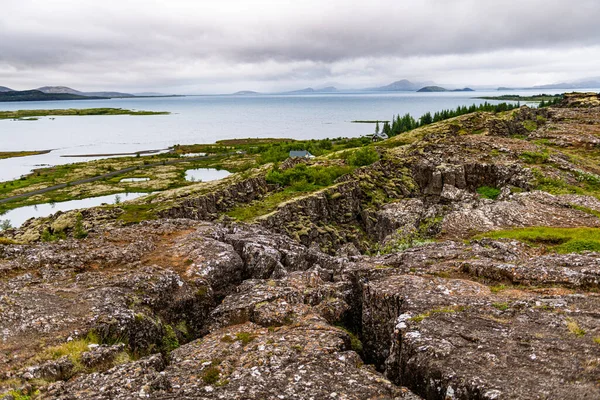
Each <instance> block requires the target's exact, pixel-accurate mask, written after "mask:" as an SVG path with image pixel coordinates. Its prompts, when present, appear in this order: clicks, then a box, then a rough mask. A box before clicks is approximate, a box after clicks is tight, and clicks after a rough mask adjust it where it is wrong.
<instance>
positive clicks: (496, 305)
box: [492, 303, 508, 311]
mask: <svg viewBox="0 0 600 400" xmlns="http://www.w3.org/2000/svg"><path fill="white" fill-rule="evenodd" d="M492 307H494V308H496V309H498V310H500V311H506V310H508V303H493V304H492Z"/></svg>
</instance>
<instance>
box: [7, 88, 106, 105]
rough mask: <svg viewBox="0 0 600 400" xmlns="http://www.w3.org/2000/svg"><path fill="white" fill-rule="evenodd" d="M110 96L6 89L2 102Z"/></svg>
mask: <svg viewBox="0 0 600 400" xmlns="http://www.w3.org/2000/svg"><path fill="white" fill-rule="evenodd" d="M101 99H108V97H100V96H81V95H78V94H70V93H44V92H41V91H39V90H23V91H16V90H12V91H5V92H0V102H10V101H51V100H101Z"/></svg>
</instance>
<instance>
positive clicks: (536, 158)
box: [519, 151, 550, 164]
mask: <svg viewBox="0 0 600 400" xmlns="http://www.w3.org/2000/svg"><path fill="white" fill-rule="evenodd" d="M519 157H520V158H521V159H522V160H523V161H525V162H526V163H527V164H545V163H547V162H548V159H549V158H550V155H549V154H548V153H547V152H536V151H524V152H522V153H521V155H519Z"/></svg>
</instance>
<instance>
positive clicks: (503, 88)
mask: <svg viewBox="0 0 600 400" xmlns="http://www.w3.org/2000/svg"><path fill="white" fill-rule="evenodd" d="M496 90H515V89H514V88H509V87H504V86H500V87H499V88H498V89H496Z"/></svg>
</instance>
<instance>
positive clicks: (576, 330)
mask: <svg viewBox="0 0 600 400" xmlns="http://www.w3.org/2000/svg"><path fill="white" fill-rule="evenodd" d="M567 329H568V330H569V332H571V333H572V334H573V335H575V336H578V337H581V336H584V335H585V331H584V330H583V329H582V328H581V327H580V326H579V324H578V323H577V321H575V320H574V319H571V318H569V319H567Z"/></svg>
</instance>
